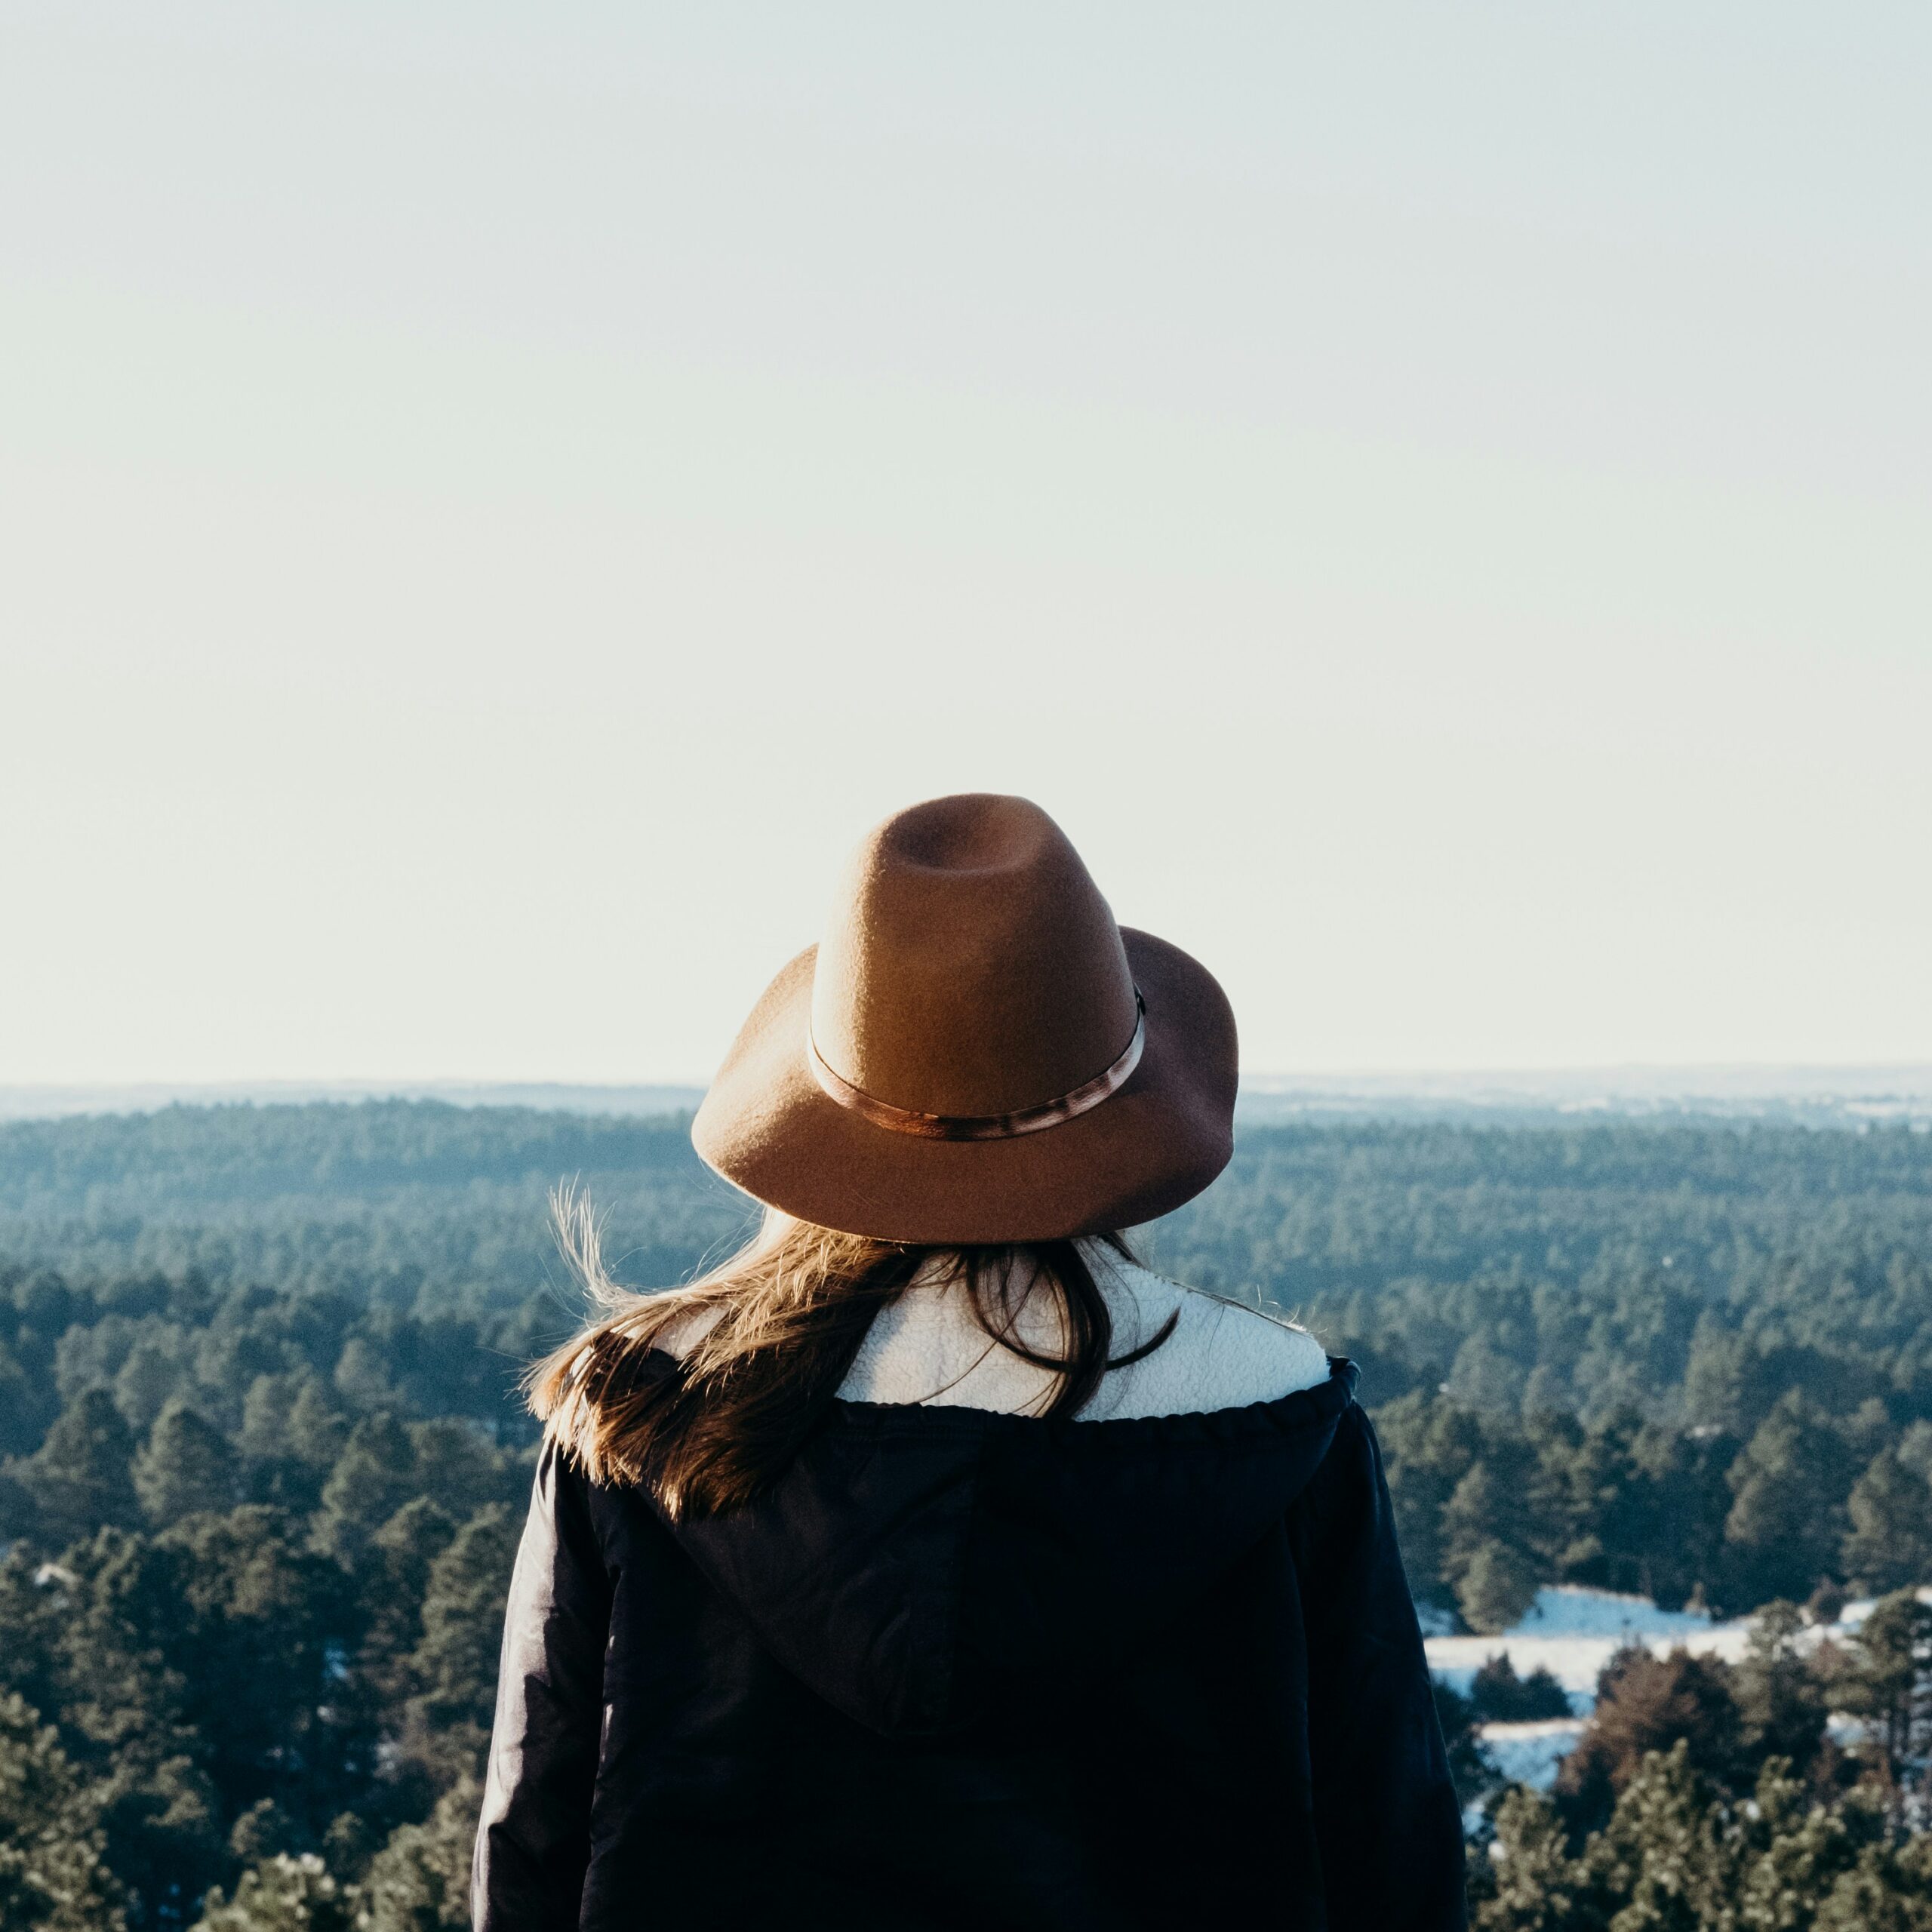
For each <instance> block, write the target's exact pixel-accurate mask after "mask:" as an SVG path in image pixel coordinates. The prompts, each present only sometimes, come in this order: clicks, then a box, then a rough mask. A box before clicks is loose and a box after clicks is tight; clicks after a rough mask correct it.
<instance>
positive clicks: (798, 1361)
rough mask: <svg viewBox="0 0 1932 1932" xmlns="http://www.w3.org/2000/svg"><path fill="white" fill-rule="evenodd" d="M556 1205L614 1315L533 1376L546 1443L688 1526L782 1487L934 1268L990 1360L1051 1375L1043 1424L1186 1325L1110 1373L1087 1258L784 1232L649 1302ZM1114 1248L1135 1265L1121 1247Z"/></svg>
mask: <svg viewBox="0 0 1932 1932" xmlns="http://www.w3.org/2000/svg"><path fill="white" fill-rule="evenodd" d="M551 1205H552V1212H553V1215H554V1218H555V1222H556V1226H557V1235H558V1242H559V1244H560V1245H561V1247H562V1249H563V1251H564V1254H565V1257H566V1259H567V1260H569V1262H570V1263H571V1266H572V1268H573V1269H574V1271H575V1272H576V1273H577V1276H578V1277H579V1278H580V1280H581V1281H583V1284H584V1286H585V1287H586V1289H587V1290H588V1291H589V1294H590V1296H591V1297H592V1302H593V1303H594V1304H595V1306H598V1307H599V1308H601V1309H602V1310H603V1311H604V1312H603V1313H602V1315H601V1318H599V1319H598V1320H596V1321H593V1322H592V1325H591V1326H590V1327H589V1328H588V1329H587V1330H586V1331H585V1332H584V1333H583V1334H581V1335H579V1336H578V1337H576V1339H575V1340H572V1341H570V1342H568V1343H565V1345H564V1346H563V1347H561V1348H560V1349H557V1350H556V1351H555V1352H554V1353H553V1354H552V1355H548V1356H546V1358H544V1359H543V1361H540V1362H537V1363H536V1364H534V1366H533V1367H531V1370H530V1371H529V1373H528V1376H527V1377H526V1378H525V1386H526V1389H527V1391H528V1397H529V1401H530V1406H531V1410H532V1411H534V1413H535V1414H537V1415H538V1416H540V1417H542V1418H543V1422H544V1424H545V1435H546V1439H548V1440H550V1441H555V1442H556V1443H558V1444H560V1445H561V1447H562V1449H563V1451H564V1452H565V1454H567V1455H568V1456H569V1457H571V1458H572V1459H573V1460H574V1461H576V1462H577V1463H579V1464H580V1466H582V1467H583V1469H584V1471H585V1472H586V1473H587V1474H588V1475H589V1476H590V1477H591V1478H592V1480H593V1481H598V1482H602V1483H609V1484H617V1485H626V1484H635V1485H637V1486H639V1487H643V1488H646V1489H648V1490H649V1491H651V1493H652V1494H653V1495H654V1497H656V1498H657V1502H658V1503H659V1504H660V1506H661V1507H662V1508H663V1509H664V1510H665V1511H666V1512H667V1513H668V1514H669V1515H672V1516H673V1517H676V1516H678V1515H714V1514H716V1513H718V1512H721V1511H724V1510H727V1509H733V1508H735V1507H736V1506H738V1505H739V1504H740V1503H744V1502H746V1501H747V1500H749V1498H750V1497H753V1496H755V1495H756V1494H758V1491H760V1490H761V1489H763V1488H764V1487H765V1486H766V1485H767V1484H768V1483H770V1482H771V1481H772V1480H773V1479H774V1478H775V1477H776V1476H777V1475H778V1474H779V1473H780V1471H781V1470H783V1468H784V1467H785V1466H786V1463H789V1461H790V1460H791V1459H792V1456H793V1455H794V1454H795V1453H796V1452H797V1451H798V1447H799V1446H800V1444H801V1443H802V1442H803V1441H804V1438H805V1437H806V1435H808V1433H809V1432H810V1431H811V1428H812V1426H813V1425H814V1423H816V1422H817V1420H818V1419H819V1418H820V1416H821V1415H822V1414H823V1413H824V1411H825V1409H826V1405H827V1404H829V1402H830V1401H832V1398H833V1396H834V1395H835V1394H836V1393H837V1392H838V1385H839V1384H840V1383H841V1382H843V1381H844V1379H845V1376H846V1373H847V1371H848V1370H849V1369H850V1368H851V1366H852V1361H853V1358H854V1356H855V1355H857V1353H858V1351H859V1345H860V1343H861V1342H863V1340H865V1336H866V1330H867V1329H868V1328H869V1327H870V1326H871V1325H872V1318H873V1316H874V1315H876V1314H877V1313H878V1312H879V1310H880V1309H882V1308H884V1307H885V1306H887V1305H888V1303H891V1302H893V1301H894V1300H897V1298H898V1297H899V1296H900V1294H902V1293H903V1291H904V1290H905V1288H906V1286H907V1284H909V1282H910V1281H912V1278H913V1277H914V1276H915V1275H918V1274H920V1273H921V1270H922V1269H926V1268H927V1265H928V1263H934V1264H935V1266H934V1269H933V1271H932V1272H931V1275H930V1276H929V1278H934V1279H937V1280H939V1281H948V1282H958V1283H961V1284H963V1285H964V1287H965V1290H966V1292H967V1294H968V1297H969V1300H970V1302H971V1307H972V1309H973V1312H974V1317H975V1318H976V1319H977V1321H978V1322H979V1324H980V1326H981V1327H983V1328H984V1329H985V1330H986V1333H987V1334H988V1336H989V1337H990V1338H991V1339H992V1343H993V1344H995V1345H996V1346H1001V1347H1004V1348H1006V1349H1011V1351H1012V1352H1014V1354H1015V1355H1018V1356H1019V1357H1020V1358H1021V1359H1022V1360H1023V1361H1029V1362H1031V1363H1032V1364H1033V1365H1034V1366H1035V1367H1038V1368H1043V1369H1046V1370H1048V1371H1051V1372H1052V1374H1053V1375H1054V1377H1055V1380H1054V1384H1053V1386H1052V1388H1051V1392H1050V1395H1049V1397H1048V1400H1047V1401H1046V1402H1045V1403H1044V1404H1043V1405H1042V1406H1041V1407H1040V1409H1039V1410H1038V1413H1039V1414H1042V1415H1045V1416H1064V1415H1072V1414H1075V1413H1077V1412H1078V1411H1079V1409H1080V1408H1081V1407H1082V1406H1083V1405H1084V1404H1085V1403H1086V1402H1087V1401H1088V1399H1089V1398H1091V1396H1092V1395H1093V1394H1094V1391H1095V1390H1096V1389H1098V1388H1099V1387H1100V1378H1101V1377H1103V1375H1105V1374H1106V1372H1107V1371H1108V1370H1109V1369H1110V1368H1119V1367H1125V1366H1126V1365H1127V1364H1128V1363H1129V1362H1134V1361H1140V1359H1141V1358H1143V1356H1145V1355H1151V1354H1152V1352H1154V1350H1155V1349H1157V1348H1158V1347H1159V1346H1161V1343H1163V1342H1164V1341H1165V1340H1167V1339H1168V1336H1169V1335H1171V1334H1172V1333H1173V1332H1174V1321H1175V1317H1174V1316H1173V1315H1169V1316H1168V1319H1167V1320H1166V1321H1164V1323H1163V1324H1161V1327H1160V1328H1159V1329H1158V1331H1156V1332H1155V1334H1154V1335H1153V1336H1152V1337H1150V1338H1149V1340H1147V1341H1146V1342H1145V1343H1143V1344H1141V1346H1139V1347H1138V1348H1136V1349H1132V1350H1131V1351H1129V1352H1128V1353H1127V1354H1125V1355H1118V1356H1115V1355H1110V1354H1109V1350H1110V1349H1111V1348H1112V1343H1113V1321H1112V1317H1111V1315H1109V1312H1108V1309H1107V1301H1106V1296H1105V1295H1104V1294H1102V1293H1101V1291H1100V1285H1099V1284H1098V1283H1097V1281H1095V1280H1094V1272H1093V1270H1092V1269H1091V1267H1090V1266H1088V1261H1087V1258H1086V1257H1085V1256H1084V1254H1081V1251H1080V1247H1079V1244H1078V1243H1077V1242H1075V1241H1027V1242H1021V1243H1016V1244H1010V1245H1005V1246H1001V1247H967V1248H933V1247H920V1246H916V1245H913V1244H909V1243H906V1242H902V1241H875V1240H873V1239H872V1238H869V1236H866V1235H846V1234H838V1233H835V1232H833V1231H832V1229H829V1228H820V1227H815V1226H813V1225H812V1224H811V1223H810V1222H808V1221H798V1220H793V1219H792V1218H791V1217H789V1216H788V1215H779V1214H768V1215H767V1216H766V1218H765V1221H764V1226H762V1227H761V1229H760V1230H759V1232H758V1234H757V1235H755V1237H754V1238H752V1241H750V1242H749V1243H748V1244H747V1245H746V1246H745V1247H743V1248H742V1249H741V1250H740V1251H739V1252H738V1253H737V1254H735V1255H734V1256H733V1257H731V1260H728V1261H727V1262H726V1263H724V1265H723V1266H721V1267H720V1268H718V1269H715V1270H713V1271H712V1272H711V1273H709V1274H708V1275H705V1276H703V1278H701V1279H700V1280H698V1281H694V1282H692V1283H691V1284H689V1285H688V1287H681V1288H674V1289H670V1290H667V1291H665V1292H663V1293H662V1294H638V1293H636V1292H635V1291H632V1290H630V1289H627V1288H623V1287H619V1286H618V1285H617V1284H616V1283H615V1282H614V1281H612V1280H611V1278H610V1276H609V1275H608V1273H607V1272H606V1271H605V1266H604V1263H603V1258H602V1254H601V1243H600V1241H599V1239H598V1225H597V1221H596V1218H595V1215H594V1214H592V1211H591V1208H590V1206H589V1202H588V1201H586V1199H585V1198H584V1197H583V1195H580V1194H576V1193H574V1192H571V1190H570V1189H560V1190H559V1191H558V1192H557V1194H556V1195H554V1196H553V1197H552V1203H551ZM1099 1238H1100V1240H1101V1241H1103V1243H1104V1244H1106V1246H1107V1247H1109V1248H1110V1249H1111V1250H1112V1251H1113V1252H1114V1253H1115V1254H1118V1255H1119V1256H1120V1257H1121V1258H1122V1259H1124V1260H1129V1261H1131V1260H1133V1258H1134V1257H1133V1255H1132V1254H1131V1251H1130V1250H1129V1249H1128V1245H1127V1243H1126V1242H1125V1241H1124V1240H1123V1239H1122V1238H1121V1237H1120V1236H1119V1235H1117V1234H1109V1235H1102V1236H1100V1237H1099ZM1036 1290H1042V1291H1044V1292H1045V1293H1047V1294H1049V1295H1051V1297H1053V1298H1054V1312H1055V1313H1056V1314H1057V1317H1058V1327H1059V1334H1060V1340H1061V1343H1062V1346H1061V1348H1060V1350H1059V1352H1057V1353H1054V1352H1047V1351H1044V1350H1041V1349H1036V1348H1035V1347H1033V1346H1031V1345H1030V1344H1029V1343H1027V1342H1026V1341H1025V1340H1023V1339H1022V1337H1020V1334H1019V1332H1018V1327H1017V1324H1018V1321H1019V1317H1020V1312H1021V1309H1023V1307H1024V1306H1025V1305H1026V1301H1027V1299H1028V1297H1029V1296H1030V1295H1031V1294H1033V1293H1034V1292H1035V1291H1036ZM704 1317H709V1321H708V1322H706V1321H703V1320H702V1319H701V1318H704ZM687 1318H690V1322H691V1331H692V1333H693V1334H694V1339H692V1340H691V1341H690V1342H689V1344H688V1346H685V1347H684V1348H683V1349H682V1350H681V1354H679V1355H672V1354H671V1353H670V1352H669V1351H663V1350H660V1347H659V1345H660V1341H661V1340H662V1339H663V1337H664V1336H665V1333H666V1330H668V1329H669V1328H671V1327H672V1326H673V1324H678V1325H680V1326H681V1325H682V1324H684V1323H685V1321H686V1319H687ZM699 1331H701V1332H699ZM654 1352H656V1353H657V1354H658V1357H659V1358H658V1359H657V1360H656V1361H648V1359H647V1358H649V1357H651V1355H653V1354H654Z"/></svg>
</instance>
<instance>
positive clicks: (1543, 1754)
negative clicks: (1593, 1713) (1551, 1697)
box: [1482, 1718, 1583, 1791]
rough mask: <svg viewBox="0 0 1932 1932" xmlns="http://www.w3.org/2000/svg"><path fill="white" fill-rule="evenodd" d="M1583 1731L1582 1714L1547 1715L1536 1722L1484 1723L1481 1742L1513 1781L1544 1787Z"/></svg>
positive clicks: (1545, 1789) (1552, 1781)
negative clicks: (1567, 1716) (1576, 1715)
mask: <svg viewBox="0 0 1932 1932" xmlns="http://www.w3.org/2000/svg"><path fill="white" fill-rule="evenodd" d="M1582 1736H1583V1719H1582V1718H1544V1719H1543V1721H1541V1722H1540V1723H1537V1724H1484V1726H1483V1727H1482V1743H1483V1749H1484V1750H1485V1751H1487V1752H1488V1753H1489V1755H1490V1758H1491V1761H1492V1762H1493V1763H1494V1764H1495V1766H1496V1768H1497V1770H1499V1771H1500V1772H1501V1773H1502V1774H1503V1776H1504V1777H1506V1778H1507V1779H1508V1780H1509V1782H1510V1783H1512V1784H1526V1785H1527V1786H1529V1787H1530V1788H1531V1790H1533V1791H1547V1790H1549V1788H1550V1786H1552V1785H1553V1784H1554V1783H1555V1782H1556V1767H1557V1766H1558V1765H1559V1764H1561V1763H1562V1761H1564V1758H1567V1756H1569V1755H1570V1753H1571V1750H1572V1749H1573V1748H1574V1746H1575V1744H1576V1742H1577V1739H1578V1738H1580V1737H1582Z"/></svg>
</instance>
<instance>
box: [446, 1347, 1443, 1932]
mask: <svg viewBox="0 0 1932 1932" xmlns="http://www.w3.org/2000/svg"><path fill="white" fill-rule="evenodd" d="M667 1366H668V1364H667ZM1354 1391H1355V1370H1354V1368H1353V1367H1352V1365H1351V1364H1349V1363H1346V1362H1340V1361H1338V1362H1336V1363H1334V1364H1332V1366H1331V1374H1330V1377H1329V1379H1328V1380H1327V1382H1326V1383H1324V1384H1323V1385H1322V1386H1319V1387H1318V1388H1314V1389H1304V1390H1302V1391H1300V1392H1297V1393H1295V1394H1294V1395H1285V1396H1283V1397H1282V1398H1280V1399H1279V1400H1278V1401H1272V1402H1261V1403H1257V1404H1254V1405H1253V1406H1252V1407H1247V1408H1241V1409H1229V1410H1224V1411H1220V1413H1218V1414H1208V1415H1183V1416H1161V1417H1150V1418H1141V1419H1135V1420H1122V1421H1109V1422H1092V1423H1084V1422H1078V1421H1072V1420H1053V1421H1047V1420H1039V1419H1038V1418H1034V1417H1020V1416H1008V1415H997V1414H990V1413H988V1412H986V1411H981V1410H974V1409H965V1408H954V1407H894V1406H887V1405H881V1404H870V1403H854V1402H844V1401H840V1402H835V1403H834V1404H832V1407H831V1410H830V1411H829V1414H828V1416H827V1417H826V1420H825V1421H824V1423H823V1424H822V1425H821V1426H820V1428H819V1429H817V1432H816V1433H815V1434H814V1435H813V1436H812V1437H811V1439H810V1440H809V1441H808V1443H807V1444H806V1447H804V1450H803V1451H802V1452H801V1454H799V1456H798V1458H797V1460H796V1461H795V1463H793V1464H792V1466H791V1467H790V1468H789V1469H788V1471H787V1472H786V1474H785V1475H783V1478H781V1479H780V1481H778V1482H777V1484H775V1485H774V1487H772V1488H771V1490H770V1491H769V1492H768V1494H766V1495H764V1497H762V1498H761V1499H760V1500H758V1501H757V1502H755V1503H752V1505H750V1506H748V1507H746V1508H745V1509H742V1510H739V1511H737V1512H733V1513H731V1514H730V1515H724V1516H722V1517H718V1518H712V1519H709V1520H705V1521H692V1522H688V1523H684V1524H676V1525H672V1524H667V1523H666V1521H664V1520H663V1518H662V1517H661V1516H660V1515H659V1514H658V1513H657V1511H656V1510H655V1509H654V1508H653V1507H652V1506H651V1503H650V1502H649V1500H648V1499H647V1498H646V1497H645V1496H644V1495H642V1494H640V1493H638V1492H637V1491H629V1490H614V1489H609V1488H605V1487H599V1486H598V1485H597V1484H593V1483H591V1482H589V1481H587V1480H586V1478H584V1477H583V1475H580V1473H578V1472H577V1471H575V1470H574V1469H573V1468H572V1467H571V1466H570V1465H569V1464H568V1463H567V1462H566V1461H565V1460H563V1459H561V1457H559V1456H558V1454H557V1453H556V1452H555V1451H554V1450H553V1449H546V1451H545V1452H544V1454H543V1459H542V1461H541V1463H540V1465H539V1467H538V1469H537V1483H536V1490H535V1494H534V1497H533V1499H532V1501H531V1514H530V1521H529V1524H528V1527H527V1528H526V1530H525V1534H524V1538H523V1543H522V1547H521V1550H520V1552H519V1553H518V1558H517V1564H516V1574H515V1582H514V1583H513V1584H512V1588H511V1594H510V1604H509V1620H508V1623H507V1626H506V1629H505V1631H504V1635H503V1674H502V1678H501V1681H500V1685H499V1688H498V1693H497V1721H496V1732H495V1736H494V1740H493V1742H492V1746H491V1757H490V1772H489V1783H488V1791H487V1792H486V1794H485V1801H484V1807H483V1818H482V1824H481V1830H480V1832H479V1833H478V1839H477V1845H476V1860H475V1894H474V1909H475V1923H476V1926H477V1928H478V1932H562V1928H564V1927H575V1926H582V1927H586V1928H592V1929H593V1932H619V1928H623V1932H658V1928H664V1929H665V1932H676V1929H677V1928H683V1927H777V1926H780V1925H783V1926H787V1927H818V1926H825V1927H839V1928H841V1932H868V1928H873V1927H878V1928H887V1927H890V1928H892V1932H921V1928H927V1927H932V1928H937V1927H958V1928H961V1932H964V1928H968V1927H970V1928H972V1932H1017V1928H1029V1927H1040V1928H1043V1932H1044V1928H1047V1927H1051V1928H1054V1932H1090V1928H1091V1932H1100V1928H1102V1927H1138V1926H1150V1927H1151V1926H1159V1927H1168V1928H1174V1927H1197V1926H1198V1927H1223V1926H1240V1927H1250V1926H1254V1927H1263V1926H1267V1927H1297V1928H1301V1927H1308V1928H1317V1927H1325V1928H1328V1932H1451V1928H1454V1927H1460V1926H1462V1924H1463V1840H1462V1830H1461V1823H1460V1815H1459V1812H1458V1809H1457V1800H1456V1795H1455V1792H1454V1787H1453V1786H1452V1785H1451V1782H1450V1777H1449V1772H1448V1767H1447V1764H1446V1762H1445V1761H1444V1753H1443V1748H1442V1742H1441V1737H1440V1735H1439V1734H1438V1730H1437V1727H1436V1722H1435V1712H1434V1709H1433V1706H1432V1700H1431V1697H1430V1693H1429V1675H1428V1671H1427V1668H1426V1664H1425V1662H1424V1660H1423V1648H1422V1640H1421V1638H1420V1634H1419V1632H1418V1631H1417V1625H1416V1619H1415V1614H1414V1609H1413V1608H1412V1607H1411V1603H1410V1600H1409V1593H1408V1590H1407V1587H1406V1586H1405V1584H1404V1580H1403V1576H1402V1568H1401V1561H1400V1559H1399V1558H1398V1555H1397V1552H1396V1547H1395V1534H1394V1531H1393V1527H1392V1524H1391V1521H1390V1518H1389V1495H1388V1491H1387V1488H1386V1486H1385V1484H1384V1483H1383V1476H1382V1468H1381V1462H1380V1456H1379V1454H1378V1452H1377V1447H1376V1442H1375V1435H1374V1430H1373V1429H1371V1427H1370V1426H1369V1423H1368V1419H1367V1417H1366V1416H1365V1415H1364V1414H1363V1413H1362V1411H1361V1408H1360V1407H1358V1405H1357V1404H1356V1403H1355V1399H1354Z"/></svg>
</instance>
